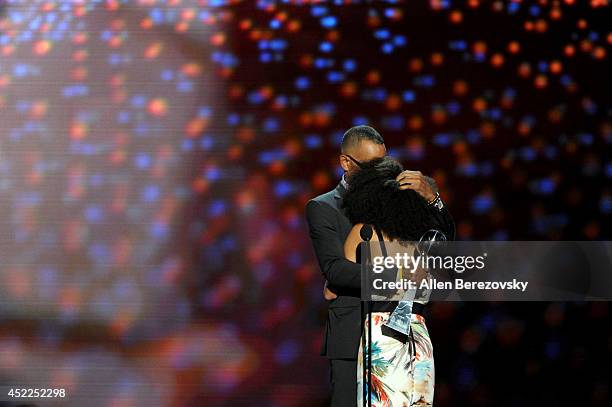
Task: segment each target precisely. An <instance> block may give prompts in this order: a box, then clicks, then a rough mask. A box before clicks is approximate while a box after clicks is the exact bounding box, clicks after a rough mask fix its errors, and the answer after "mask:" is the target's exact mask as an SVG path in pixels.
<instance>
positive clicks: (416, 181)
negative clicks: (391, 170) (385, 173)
mask: <svg viewBox="0 0 612 407" xmlns="http://www.w3.org/2000/svg"><path fill="white" fill-rule="evenodd" d="M395 180H396V181H397V182H399V184H400V189H412V190H414V191H416V192H417V193H418V194H419V195H421V196H422V197H423V198H424V199H425V200H426V201H427V202H429V201H431V200H432V199H434V198H435V196H436V192H437V190H438V188H437V186H436V182H435V181H434V180H433V178H430V177H426V176H425V175H423V174H422V173H421V171H410V170H406V171H403V172H401V173H400V174H399V175H398V176H397V177H396V178H395Z"/></svg>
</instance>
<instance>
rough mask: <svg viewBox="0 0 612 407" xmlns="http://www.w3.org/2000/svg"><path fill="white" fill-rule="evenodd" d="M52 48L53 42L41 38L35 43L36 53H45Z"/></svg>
mask: <svg viewBox="0 0 612 407" xmlns="http://www.w3.org/2000/svg"><path fill="white" fill-rule="evenodd" d="M50 50H51V42H50V41H47V40H40V41H37V42H36V43H35V44H34V53H35V54H36V55H45V54H46V53H48V52H49V51H50Z"/></svg>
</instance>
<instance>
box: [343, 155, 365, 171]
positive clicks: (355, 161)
mask: <svg viewBox="0 0 612 407" xmlns="http://www.w3.org/2000/svg"><path fill="white" fill-rule="evenodd" d="M344 155H345V156H347V157H348V158H349V160H351V161H352V162H354V163H355V164H356V165H357V166H358V167H359V168H363V163H360V162H359V161H357V160H356V159H355V158H353V157H351V155H350V154H344Z"/></svg>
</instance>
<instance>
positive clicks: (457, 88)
mask: <svg viewBox="0 0 612 407" xmlns="http://www.w3.org/2000/svg"><path fill="white" fill-rule="evenodd" d="M467 91H468V84H467V82H465V81H462V80H459V81H455V83H454V84H453V93H454V94H455V95H457V96H464V95H465V94H466V93H467Z"/></svg>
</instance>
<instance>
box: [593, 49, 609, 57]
mask: <svg viewBox="0 0 612 407" xmlns="http://www.w3.org/2000/svg"><path fill="white" fill-rule="evenodd" d="M593 57H594V58H596V59H604V58H605V57H606V50H605V49H604V47H601V46H598V47H595V49H594V50H593Z"/></svg>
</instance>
